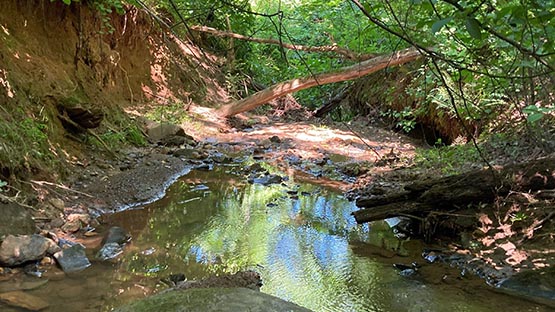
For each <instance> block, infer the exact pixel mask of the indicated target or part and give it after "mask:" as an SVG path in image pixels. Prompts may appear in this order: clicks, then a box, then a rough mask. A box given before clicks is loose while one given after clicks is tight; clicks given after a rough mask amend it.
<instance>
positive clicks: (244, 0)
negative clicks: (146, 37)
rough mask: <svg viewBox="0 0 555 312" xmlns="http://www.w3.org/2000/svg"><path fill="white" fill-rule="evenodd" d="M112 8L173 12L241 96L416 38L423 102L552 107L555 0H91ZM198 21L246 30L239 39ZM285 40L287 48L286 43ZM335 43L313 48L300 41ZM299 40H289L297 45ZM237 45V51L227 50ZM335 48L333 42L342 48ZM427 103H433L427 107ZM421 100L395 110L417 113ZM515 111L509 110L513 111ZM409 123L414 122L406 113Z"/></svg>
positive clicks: (303, 96) (306, 100)
mask: <svg viewBox="0 0 555 312" xmlns="http://www.w3.org/2000/svg"><path fill="white" fill-rule="evenodd" d="M61 1H63V2H64V3H66V4H70V3H71V0H61ZM89 3H90V4H92V6H93V7H95V8H97V9H98V10H99V12H100V13H101V14H104V15H105V16H106V18H108V15H109V14H110V13H112V12H120V13H121V12H122V11H123V10H125V7H126V6H125V5H126V4H131V5H134V6H138V7H142V8H148V9H150V10H153V11H156V12H158V13H159V14H161V15H163V16H166V17H167V16H168V15H169V16H171V22H172V24H171V27H172V30H173V31H175V32H176V33H179V34H180V35H182V36H185V37H188V38H190V39H191V40H194V41H198V42H196V43H198V44H202V45H203V46H204V47H206V48H210V49H212V50H213V51H214V52H217V53H221V54H222V55H226V53H227V56H228V58H230V59H231V58H232V59H233V62H229V63H228V67H227V68H225V69H224V70H226V71H227V78H228V80H229V82H228V85H230V89H231V90H230V91H232V93H233V94H235V96H236V98H237V99H240V98H243V97H246V96H247V95H248V94H250V93H252V92H254V91H256V90H255V89H256V88H255V87H253V86H269V85H272V84H276V83H278V82H281V81H285V80H287V79H291V78H295V77H306V76H313V75H315V74H317V73H322V72H329V71H332V70H335V69H338V68H342V67H345V66H348V65H352V64H355V63H356V62H359V61H362V60H363V59H364V57H363V56H366V57H369V56H373V55H383V54H387V53H391V52H394V51H399V50H402V49H405V48H407V47H411V46H412V47H416V48H417V49H419V50H420V51H421V52H422V53H423V54H424V55H426V56H427V58H426V61H424V62H422V63H420V64H419V65H418V66H415V67H411V69H410V71H411V75H412V77H413V79H412V82H411V84H410V85H409V86H408V88H407V89H406V90H405V92H406V93H407V94H408V95H410V96H411V97H413V98H414V101H415V102H418V103H419V105H420V106H421V107H427V106H429V105H433V106H434V107H435V109H437V110H440V111H442V110H443V111H445V113H446V114H451V115H453V116H457V117H458V118H459V119H465V120H488V119H490V118H492V116H497V115H499V114H502V113H503V112H508V111H511V112H514V111H517V112H520V115H521V116H524V117H527V121H528V122H529V123H535V122H538V121H539V120H540V119H542V118H543V117H544V116H546V115H549V116H552V115H553V112H554V110H555V108H554V106H553V105H552V104H551V103H552V102H553V101H552V100H553V95H552V92H551V91H550V90H551V89H552V86H553V69H554V68H553V67H554V65H553V64H555V62H554V58H555V47H554V43H553V40H551V39H552V38H554V37H555V27H554V26H555V3H554V1H539V0H536V1H453V0H443V1H425V0H410V1H388V0H375V1H363V0H334V1H322V0H280V1H264V0H251V1H248V0H225V1H222V0H203V1H198V0H163V1H149V0H131V1H123V0H92V1H90V2H89ZM200 26H204V27H205V29H206V28H210V29H213V30H215V31H221V32H227V33H233V34H238V35H241V37H243V38H261V39H264V40H273V41H274V43H277V44H264V43H257V42H253V41H254V40H250V41H249V40H234V41H233V46H230V45H229V42H230V41H231V40H232V39H229V38H226V37H225V36H214V35H210V33H201V34H199V32H198V30H199V29H200V28H199V27H200ZM288 45H289V48H288ZM301 45H302V46H304V47H337V48H341V49H342V50H343V51H349V52H352V53H353V54H352V55H358V56H361V57H360V58H361V59H353V57H351V58H349V57H345V55H342V54H341V53H334V52H333V51H331V50H333V49H331V50H329V49H328V50H323V51H327V52H323V53H315V52H314V51H308V50H307V51H305V50H303V49H300V48H294V47H295V46H301ZM291 46H293V48H291ZM230 50H232V52H233V55H232V56H230V54H229V52H230ZM336 51H337V50H336ZM350 83H351V82H343V83H341V84H339V85H337V84H334V85H325V86H324V85H322V86H319V87H317V88H312V89H309V90H305V91H301V92H299V94H298V95H297V100H298V101H299V102H300V103H301V104H303V105H305V106H307V107H308V108H311V109H314V108H317V107H319V106H320V105H322V103H324V102H326V101H328V100H330V99H331V98H332V97H333V96H334V95H335V94H337V93H338V92H339V90H341V89H343V88H345V87H346V86H348V85H349V84H350ZM422 111H423V112H424V111H428V109H422ZM419 113H422V112H419V110H418V109H411V111H410V112H408V113H407V114H405V115H403V114H397V115H396V117H398V118H400V119H403V118H405V119H408V120H409V121H410V119H411V118H414V117H415V116H416V115H418V114H419ZM507 118H509V116H507ZM409 125H410V123H409Z"/></svg>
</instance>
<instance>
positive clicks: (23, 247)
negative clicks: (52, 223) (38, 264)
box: [0, 234, 60, 266]
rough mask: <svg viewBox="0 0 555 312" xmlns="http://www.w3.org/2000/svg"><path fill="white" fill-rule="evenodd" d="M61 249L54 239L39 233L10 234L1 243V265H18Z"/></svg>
mask: <svg viewBox="0 0 555 312" xmlns="http://www.w3.org/2000/svg"><path fill="white" fill-rule="evenodd" d="M59 250H60V247H58V245H56V243H55V242H54V241H53V240H51V239H48V238H46V237H43V236H40V235H37V234H33V235H21V236H13V235H8V236H7V237H6V238H5V239H4V240H3V241H2V244H1V245H0V265H4V266H16V265H20V264H22V263H25V262H28V261H35V260H40V259H42V258H43V257H44V256H46V255H52V254H54V253H55V252H58V251H59Z"/></svg>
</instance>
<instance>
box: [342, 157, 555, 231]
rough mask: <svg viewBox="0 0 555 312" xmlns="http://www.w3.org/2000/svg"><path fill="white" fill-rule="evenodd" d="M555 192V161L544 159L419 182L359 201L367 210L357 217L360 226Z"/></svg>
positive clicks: (356, 215)
mask: <svg viewBox="0 0 555 312" xmlns="http://www.w3.org/2000/svg"><path fill="white" fill-rule="evenodd" d="M547 189H555V158H553V157H551V158H544V159H539V160H534V161H530V162H528V163H524V164H517V165H509V166H505V167H503V168H497V169H494V170H493V171H492V170H491V169H486V170H477V171H471V172H468V173H463V174H458V175H454V176H449V177H444V178H437V179H431V180H428V181H417V182H414V183H411V184H408V185H406V186H405V187H404V191H400V192H396V193H393V194H386V195H381V196H366V197H361V198H359V199H358V200H357V203H356V204H357V206H359V207H362V208H365V209H362V210H359V211H355V212H354V213H353V215H354V216H355V219H356V221H357V222H358V223H364V222H369V221H375V220H381V219H384V218H388V217H393V216H396V215H402V214H406V213H414V212H419V213H425V212H427V211H431V210H436V211H441V210H450V209H453V208H456V207H466V206H467V205H468V204H471V203H479V202H482V203H488V202H493V201H494V200H495V198H496V197H497V196H505V195H507V194H509V192H511V191H519V192H530V191H538V190H547Z"/></svg>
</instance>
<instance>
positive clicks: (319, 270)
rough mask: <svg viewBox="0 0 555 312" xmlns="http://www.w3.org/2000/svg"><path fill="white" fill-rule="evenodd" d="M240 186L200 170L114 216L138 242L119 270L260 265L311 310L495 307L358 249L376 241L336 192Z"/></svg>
mask: <svg viewBox="0 0 555 312" xmlns="http://www.w3.org/2000/svg"><path fill="white" fill-rule="evenodd" d="M243 180H244V179H242V178H240V177H238V176H237V175H233V174H228V173H226V172H224V170H220V171H215V172H202V171H194V172H191V173H190V174H189V175H188V176H186V177H184V178H182V179H181V180H179V181H178V182H177V183H175V184H174V185H173V186H172V187H171V188H170V189H169V190H168V195H167V196H166V197H165V198H163V199H162V200H160V201H158V202H156V203H153V204H151V205H149V206H147V207H145V208H144V209H141V210H132V211H125V212H122V213H119V214H116V215H114V216H112V217H111V219H110V220H111V222H112V223H116V224H117V225H120V226H123V227H124V228H127V229H129V230H130V231H131V233H132V235H133V237H134V239H133V243H132V246H130V247H129V250H131V252H129V251H128V253H127V254H126V255H125V256H124V259H123V260H122V262H121V263H122V266H123V268H122V269H123V270H124V271H129V272H133V273H135V274H136V275H138V276H152V277H155V278H162V277H165V276H168V275H169V274H175V273H184V274H185V276H186V277H187V278H188V279H200V278H203V277H206V276H208V275H209V274H217V273H222V272H236V271H238V270H243V269H254V270H256V271H258V272H259V273H260V274H261V276H262V279H263V283H264V286H263V287H262V291H263V292H265V293H269V294H272V295H275V296H278V297H280V298H283V299H285V300H289V301H292V302H295V303H297V304H299V305H301V306H304V307H306V308H309V309H312V310H314V311H447V310H448V311H489V310H491V309H493V308H496V306H495V304H494V305H492V304H491V303H488V302H487V301H488V298H486V299H484V300H483V301H474V302H473V301H472V300H470V298H473V299H476V297H477V296H476V295H475V294H464V293H462V294H461V293H455V294H453V293H452V292H444V291H443V290H440V288H441V287H437V286H436V287H433V288H432V287H430V286H427V285H426V284H424V283H422V282H420V281H418V280H411V279H405V278H402V277H400V276H399V275H398V274H397V272H395V271H394V270H393V269H392V266H391V263H384V262H378V261H375V260H374V259H373V258H372V257H371V256H368V255H364V254H361V253H360V252H354V251H353V249H354V248H353V244H356V243H357V242H368V241H372V240H374V239H375V237H376V236H375V233H372V234H370V231H369V227H368V226H359V225H357V224H356V223H355V221H354V218H352V216H351V215H350V214H351V212H352V211H353V210H355V209H356V207H355V206H354V205H353V204H352V203H349V202H348V201H346V200H344V199H343V198H342V197H341V196H339V195H338V194H337V193H335V192H333V191H331V190H327V189H325V188H322V187H319V186H316V185H310V184H300V185H297V184H296V183H295V182H294V181H288V182H287V184H286V185H272V186H262V185H256V184H255V185H251V184H247V183H245V182H242V181H243ZM139 220H142V222H138V221H139ZM380 239H381V238H380ZM440 286H444V285H440ZM523 310H525V309H523Z"/></svg>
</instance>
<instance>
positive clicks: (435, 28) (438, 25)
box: [432, 16, 453, 34]
mask: <svg viewBox="0 0 555 312" xmlns="http://www.w3.org/2000/svg"><path fill="white" fill-rule="evenodd" d="M451 20H453V17H452V16H450V17H448V18H444V19H440V20H439V21H436V22H435V23H434V24H433V25H432V34H435V33H436V32H438V31H440V30H441V28H443V26H445V25H447V23H449V22H450V21H451Z"/></svg>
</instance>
